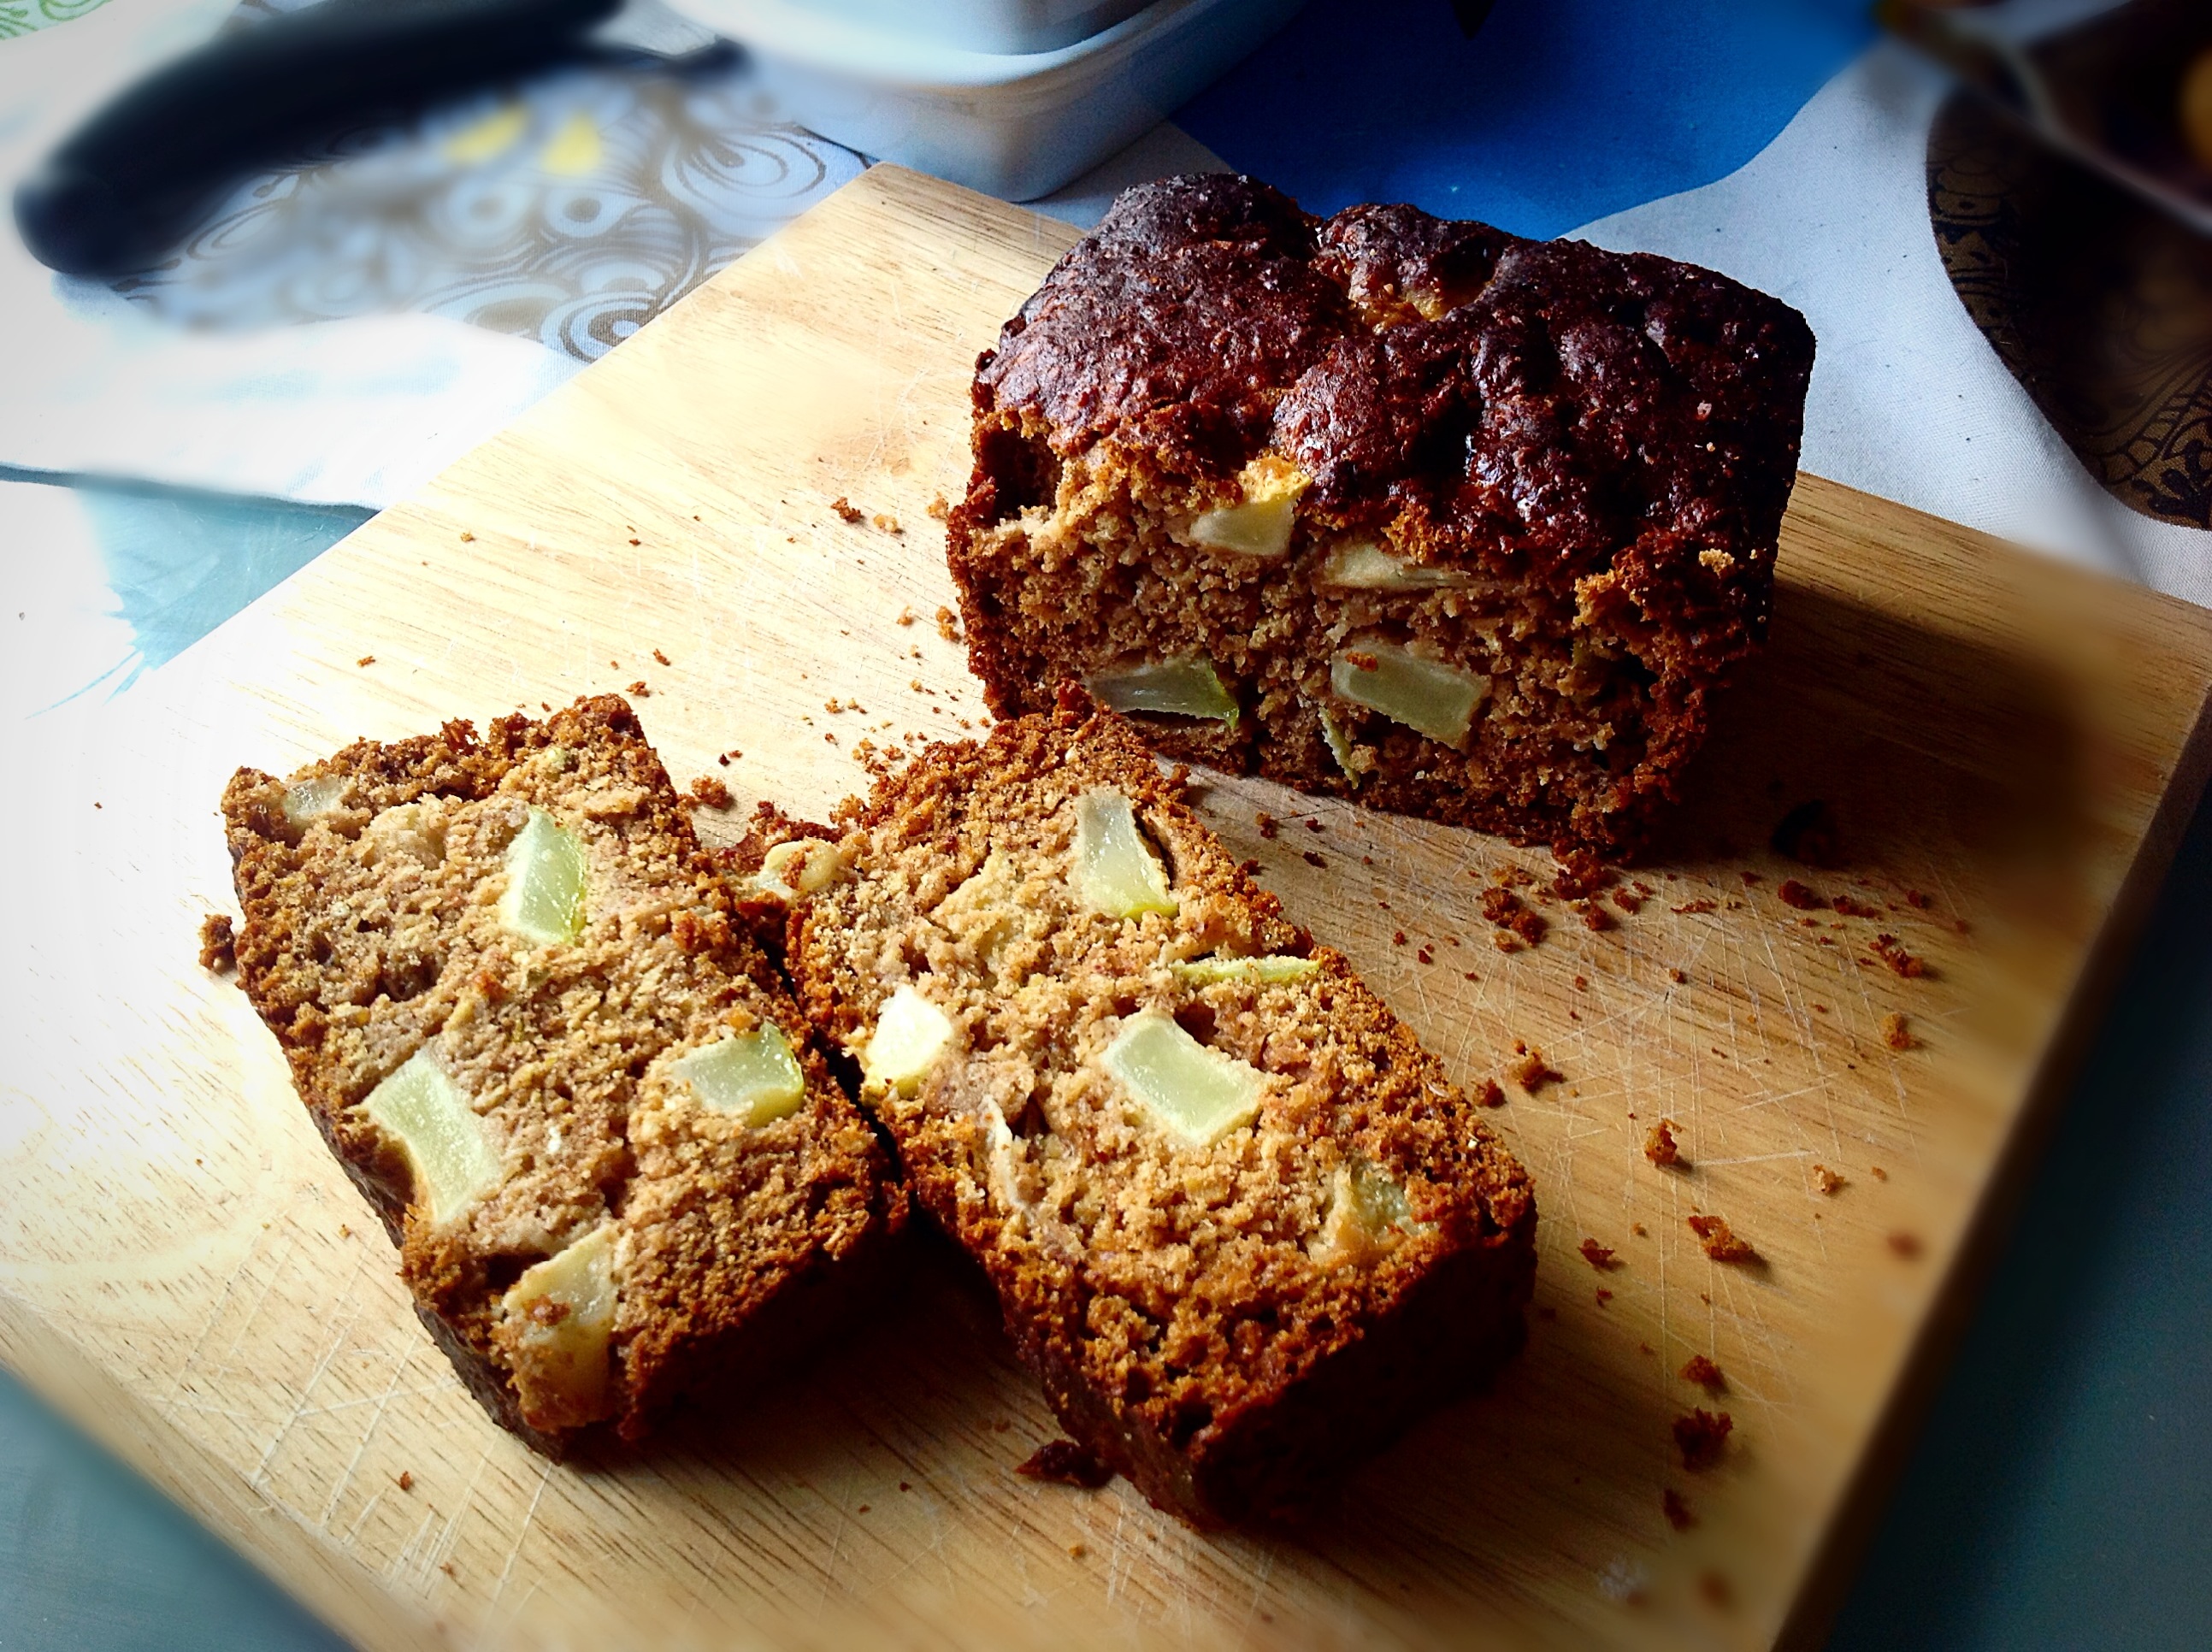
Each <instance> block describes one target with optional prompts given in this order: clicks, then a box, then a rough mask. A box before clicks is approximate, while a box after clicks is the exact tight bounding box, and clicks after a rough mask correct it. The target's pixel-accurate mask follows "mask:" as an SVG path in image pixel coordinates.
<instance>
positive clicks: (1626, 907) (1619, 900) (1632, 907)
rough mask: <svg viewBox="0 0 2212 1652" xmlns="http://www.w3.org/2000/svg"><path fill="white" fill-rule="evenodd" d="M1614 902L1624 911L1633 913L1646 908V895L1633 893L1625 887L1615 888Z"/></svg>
mask: <svg viewBox="0 0 2212 1652" xmlns="http://www.w3.org/2000/svg"><path fill="white" fill-rule="evenodd" d="M1613 905H1615V906H1617V907H1619V908H1620V909H1621V910H1622V911H1623V912H1626V913H1629V914H1635V913H1638V912H1641V911H1643V910H1644V897H1643V896H1640V895H1632V894H1630V893H1629V891H1628V890H1625V889H1617V890H1613Z"/></svg>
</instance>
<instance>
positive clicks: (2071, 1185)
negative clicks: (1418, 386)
mask: <svg viewBox="0 0 2212 1652" xmlns="http://www.w3.org/2000/svg"><path fill="white" fill-rule="evenodd" d="M1378 18H1379V19H1381V21H1383V22H1385V23H1387V24H1388V27H1377V21H1378ZM1867 38H1868V27H1867V24H1866V22H1865V18H1864V8H1863V6H1862V5H1860V4H1858V3H1857V0H1851V3H1842V0H1677V3H1674V4H1671V5H1667V6H1647V7H1621V6H1619V5H1618V4H1614V3H1607V0H1500V3H1498V5H1497V6H1496V7H1495V9H1494V10H1493V11H1492V15H1491V18H1490V20H1489V21H1488V22H1487V23H1486V25H1485V27H1484V28H1483V30H1482V32H1481V33H1480V36H1479V37H1477V38H1476V39H1474V40H1468V39H1466V38H1465V37H1464V36H1462V33H1460V31H1459V29H1458V28H1457V27H1456V25H1455V23H1454V22H1453V21H1452V12H1451V9H1450V8H1449V7H1448V6H1446V5H1444V4H1442V3H1421V4H1414V3H1410V0H1361V3H1352V0H1314V3H1313V4H1312V5H1311V6H1310V7H1309V9H1308V10H1307V11H1306V12H1305V13H1304V15H1302V16H1301V17H1300V19H1299V20H1298V21H1297V22H1296V23H1295V24H1294V25H1293V26H1292V27H1291V29H1289V30H1287V31H1285V33H1284V34H1282V35H1281V36H1279V37H1278V39H1276V40H1275V41H1274V42H1273V43H1271V44H1270V45H1269V46H1267V47H1265V48H1263V49H1262V51H1261V52H1260V53H1259V54H1258V55H1257V56H1255V58H1253V59H1252V60H1251V61H1249V63H1248V64H1245V65H1244V66H1243V68H1242V69H1240V70H1237V71H1236V72H1235V73H1233V74H1231V76H1228V77H1227V78H1226V79H1225V80H1224V81H1223V82H1221V83H1220V84H1218V85H1217V86H1216V87H1214V88H1212V89H1211V90H1209V91H1208V92H1206V93H1205V94H1201V96H1200V97H1199V98H1198V99H1197V100H1194V102H1193V103H1192V104H1191V105H1189V106H1187V107H1186V108H1185V109H1184V110H1183V111H1182V112H1180V114H1179V116H1178V120H1179V121H1180V123H1181V124H1182V125H1183V126H1184V127H1185V128H1186V129H1187V130H1188V131H1190V132H1191V133H1192V134H1193V135H1194V136H1195V137H1198V138H1199V139H1200V141H1201V142H1203V143H1206V144H1207V145H1208V146H1209V147H1211V148H1212V149H1214V150H1215V151H1216V152H1217V153H1218V154H1219V155H1222V156H1223V157H1224V158H1225V159H1226V160H1228V161H1231V163H1232V164H1234V165H1237V166H1238V167H1243V168H1245V169H1248V170H1251V171H1254V172H1255V173H1260V174H1261V175H1263V176H1266V177H1268V178H1269V179H1273V181H1276V182H1278V183H1279V184H1280V185H1283V186H1284V187H1285V188H1286V189H1287V190H1289V191H1291V193H1293V194H1294V195H1296V196H1297V197H1299V198H1301V199H1302V200H1303V201H1304V203H1306V204H1307V205H1309V206H1310V207H1316V208H1319V209H1321V210H1328V209H1331V208H1334V207H1336V206H1340V205H1342V204H1345V203H1348V202H1351V201H1353V200H1358V199H1370V200H1371V199H1385V200H1412V201H1415V202H1418V203H1421V204H1423V205H1425V206H1427V207H1429V208H1430V209H1431V210H1437V211H1440V212H1449V213H1450V214H1452V215H1453V216H1480V217H1486V218H1489V219H1490V220H1492V222H1498V223H1499V224H1501V225H1503V226H1504V227H1505V228H1510V229H1512V230H1515V231H1517V232H1519V233H1522V234H1556V233H1558V232H1559V231H1561V230H1563V229H1566V228H1571V227H1572V226H1574V225H1575V224H1577V223H1580V222H1585V221H1587V220H1589V219H1591V218H1594V217H1595V216H1600V215H1601V214H1603V213H1607V212H1610V211H1613V210H1617V209H1620V208H1622V207H1626V206H1629V205H1632V204H1635V203H1638V202H1642V201H1646V200H1650V199H1653V198H1655V197H1658V196H1661V195H1663V194H1667V193H1669V192H1672V191H1676V190H1680V189H1686V188H1689V187H1692V186H1694V185H1699V184H1702V183H1705V182H1708V181H1710V180H1711V179H1716V178H1718V177H1721V176H1723V175H1724V174H1725V173H1728V172H1729V171H1731V170H1733V169H1734V168H1735V167H1737V166H1740V165H1741V164H1742V162H1743V161H1746V160H1747V159H1749V158H1750V156H1751V155H1753V154H1755V153H1756V152H1757V150H1758V149H1759V148H1760V147H1761V146H1763V145H1764V144H1765V143H1766V142H1767V141H1768V139H1770V138H1771V137H1772V136H1773V134H1774V133H1775V131H1778V130H1779V128H1780V126H1781V125H1783V124H1784V122H1786V121H1787V120H1788V119H1789V118H1790V115H1792V114H1793V113H1794V112H1796V109H1797V108H1798V107H1799V106H1801V105H1802V102H1803V101H1804V100H1805V99H1806V98H1807V97H1808V96H1809V95H1811V94H1812V92H1813V91H1814V89H1816V88H1818V86H1819V85H1820V83H1821V82H1823V81H1824V80H1825V79H1826V77H1827V76H1829V75H1831V74H1832V73H1833V72H1834V70H1836V69H1837V68H1838V67H1840V66H1841V64H1843V63H1844V61H1845V60H1847V59H1848V58H1849V57H1850V55H1851V54H1852V53H1853V52H1857V50H1858V49H1860V47H1861V46H1863V44H1864V43H1865V41H1866V39H1867ZM1501 63H1502V64H1512V65H1514V69H1515V72H1514V73H1512V74H1510V75H1498V74H1495V73H1489V72H1486V70H1487V69H1488V67H1489V66H1490V65H1492V64H1501ZM1322 65H1326V66H1327V73H1328V88H1327V97H1326V100H1325V106H1328V107H1329V108H1331V109H1333V110H1334V111H1336V112H1337V117H1336V118H1334V119H1332V120H1329V121H1320V122H1317V121H1316V120H1314V119H1313V118H1312V111H1313V109H1314V108H1315V107H1316V106H1317V105H1320V104H1322V102H1323V101H1324V100H1321V99H1319V97H1318V94H1317V95H1316V98H1308V97H1305V96H1300V95H1295V94H1294V92H1295V88H1297V86H1299V85H1300V84H1301V83H1303V82H1305V81H1307V80H1310V79H1311V78H1312V77H1313V76H1316V75H1317V74H1318V73H1319V72H1320V70H1321V66H1322ZM1285 88H1291V91H1292V93H1293V94H1286V92H1285ZM0 479H4V477H0ZM79 493H80V497H81V499H82V502H83V507H84V510H85V513H86V516H87V518H88V520H89V521H90V522H91V523H92V524H93V526H94V531H95V533H96V537H97V538H98V540H99V543H100V556H101V558H102V560H103V562H104V564H105V568H106V576H107V583H108V585H109V586H110V588H111V589H112V591H113V592H114V595H115V598H116V599H117V601H118V604H119V606H120V609H121V610H122V617H123V618H124V619H125V620H126V621H127V622H128V623H129V625H130V628H131V633H132V635H133V636H134V638H135V640H136V647H135V651H134V653H132V655H131V658H130V659H127V660H125V661H124V662H122V663H120V664H119V665H118V666H117V667H116V669H115V671H114V672H113V673H112V674H111V675H110V676H109V677H106V678H105V679H103V680H102V681H101V682H100V683H97V684H94V685H90V686H91V687H92V688H93V689H94V691H97V692H103V693H106V692H115V691H118V690H119V689H122V687H123V686H124V685H125V683H127V680H128V678H129V677H131V675H133V674H134V673H136V672H137V671H143V670H145V669H147V668H149V667H153V666H158V665H160V664H161V662H162V661H163V660H165V659H167V658H169V657H170V656H172V655H173V654H174V653H176V652H178V651H179V649H181V648H182V647H185V645H187V644H188V643H189V642H191V641H192V640H193V639H194V638H196V637H197V636H198V635H202V634H203V633H204V631H205V630H207V629H210V628H211V627H212V626H213V625H214V624H216V623H219V622H220V621H221V620H222V618H224V617H227V616H228V615H229V614H230V613H233V612H234V611H236V610H237V609H238V608H239V607H240V606H242V605H243V604H245V603H246V602H247V601H249V600H251V599H252V597H253V596H254V595H256V594H258V592H260V591H261V590H263V589H265V588H266V587H267V586H270V585H273V584H274V583H276V580H279V579H281V578H283V576H284V575H285V574H288V573H289V572H291V571H292V569H293V568H296V567H298V566H300V565H301V564H302V563H304V562H306V561H307V560H308V559H309V558H311V557H312V556H314V555H315V554H316V553H317V552H319V550H322V549H323V548H325V546H327V545H328V544H331V542H333V541H334V540H335V539H337V538H339V537H340V536H342V535H343V533H344V532H345V531H348V530H349V528H350V527H351V526H353V525H355V524H356V522H358V521H359V520H360V519H361V518H362V515H363V514H364V513H361V512H356V511H348V510H344V509H331V508H324V507H303V506H291V505H282V504H270V503H268V502H266V501H236V500H226V499H216V498H208V497H204V496H199V497H195V496H191V495H173V494H167V493H163V492H161V491H160V490H155V489H133V488H129V487H106V486H94V487H87V488H84V489H80V490H79ZM2207 1011H2212V810H2207V811H2200V813H2199V817H2198V818H2197V821H2196V823H2195V824H2194V825H2193V826H2192V828H2191V832H2190V835H2189V837H2188V839H2187V841H2186V842H2185V846H2184V847H2183V849H2182V851H2181V853H2180V856H2179V859H2178V860H2177V862H2176V864H2175V866H2174V869H2173V871H2172V874H2171V876H2170V877H2169V878H2168V881H2167V885H2166V890H2165V891H2164V893H2163V894H2162V896H2160V900H2159V902H2158V905H2157V908H2156V910H2155V913H2154V916H2153V918H2152V920H2151V922H2150V925H2149V927H2148V931H2147V932H2146V934H2145V936H2144V938H2143V939H2142V944H2141V945H2140V946H2139V948H2138V949H2137V951H2136V957H2135V958H2134V960H2133V963H2131V965H2130V969H2129V970H2128V972H2127V974H2126V975H2125V976H2124V980H2123V981H2122V983H2121V985H2120V986H2119V987H2118V991H2117V994H2116V997H2115V999H2114V1002H2113V1007H2112V1011H2110V1013H2109V1015H2108V1016H2107V1017H2106V1023H2105V1025H2104V1028H2103V1029H2102V1032H2101V1034H2100V1038H2099V1041H2098V1042H2097V1044H2096V1046H2095V1048H2093V1051H2092V1053H2091V1054H2090V1055H2089V1057H2088V1059H2087V1062H2086V1064H2085V1066H2084V1069H2083V1073H2082V1076H2081V1079H2080V1081H2079V1082H2078V1083H2076V1084H2075V1086H2074V1089H2073V1091H2072V1094H2071V1096H2070V1098H2069V1101H2068V1102H2067V1104H2066V1108H2065V1111H2064V1114H2063V1117H2062V1119H2061V1120H2060V1121H2059V1123H2058V1125H2057V1130H2056V1133H2055V1134H2054V1136H2053V1138H2052V1140H2051V1145H2050V1148H2049V1150H2048V1152H2047V1154H2046V1156H2045V1159H2044V1161H2043V1163H2042V1164H2041V1167H2040V1169H2039V1172H2038V1174H2037V1175H2036V1177H2035V1179H2034V1181H2033V1185H2032V1187H2031V1189H2030V1191H2029V1193H2028V1194H2027V1200H2026V1203H2025V1206H2024V1208H2023V1210H2022V1212H2021V1215H2020V1217H2019V1218H2018V1223H2017V1226H2016V1230H2015V1233H2014V1234H2013V1236H2012V1237H2011V1239H2010V1242H2009V1244H2008V1247H2007V1248H2006V1249H2005V1251H2004V1253H2003V1254H2002V1260H2001V1261H2000V1263H1999V1265H1998V1266H1997V1268H1996V1273H1995V1275H1994V1278H1993V1279H1992V1281H1991V1282H1990V1286H1989V1289H1988V1291H1987V1292H1986V1293H1985V1295H1984V1297H1983V1299H1982V1301H1981V1302H1980V1303H1979V1305H1978V1309H1977V1311H1976V1313H1975V1315H1974V1317H1973V1319H1972V1322H1971V1325H1970V1327H1969V1328H1968V1331H1967V1333H1966V1339H1965V1341H1964V1344H1963V1346H1962V1348H1961V1351H1960V1354H1959V1357H1958V1359H1957V1361H1956V1364H1954V1367H1953V1369H1952V1370H1951V1371H1950V1373H1949V1375H1948V1379H1947V1380H1946V1382H1944V1384H1943V1385H1942V1388H1941V1390H1940V1392H1939V1394H1938V1396H1937V1398H1936V1402H1935V1405H1934V1406H1933V1408H1932V1410H1931V1412H1929V1418H1928V1421H1927V1424H1926V1427H1925V1429H1924V1430H1923V1434H1922V1436H1921V1438H1920V1440H1919V1442H1918V1444H1917V1449H1916V1450H1915V1451H1914V1454H1913V1455H1912V1457H1911V1461H1910V1465H1909V1467H1908V1469H1907V1472H1906V1473H1905V1478H1904V1479H1903V1482H1902V1484H1901V1486H1900V1488H1899V1491H1898V1492H1897V1495H1896V1496H1895V1497H1894V1499H1893V1502H1892V1503H1891V1505H1890V1507H1889V1509H1888V1510H1887V1515H1886V1517H1885V1519H1884V1521H1883V1522H1882V1524H1881V1528H1880V1531H1879V1534H1878V1535H1877V1537H1876V1539H1875V1542H1874V1544H1873V1546H1872V1549H1871V1551H1870V1552H1869V1558H1868V1560H1867V1562H1866V1564H1865V1566H1864V1569H1863V1571H1862V1573H1861V1575H1860V1576H1859V1577H1858V1579H1857V1584H1856V1587H1855V1588H1854V1589H1853V1591H1852V1593H1851V1594H1850V1598H1849V1600H1848V1601H1847V1603H1846V1605H1845V1606H1844V1610H1843V1613H1842V1614H1841V1617H1840V1619H1839V1620H1838V1626H1837V1628H1836V1631H1835V1633H1834V1637H1833V1639H1832V1645H1834V1646H1836V1647H1838V1648H1847V1649H1860V1648H1876V1647H1897V1646H1910V1647H1944V1648H1953V1647H1955V1648H1962V1649H1964V1648H1977V1649H1978V1648H1990V1649H1999V1648H2002V1649H2034V1648H2045V1647H2051V1648H2061V1647H2064V1648H2072V1647H2086V1646H2096V1647H2101V1648H2112V1649H2127V1648H2176V1649H2180V1648H2203V1647H2212V1270H2208V1268H2207V1267H2206V1266H2204V1264H2203V1260H2201V1259H2202V1258H2203V1257H2204V1256H2206V1255H2207V1254H2212V1243H2208V1242H2212V1198H2208V1193H2207V1190H2208V1189H2212V1112H2208V1108H2207V1106H2206V1101H2207V1098H2208V1096H2212V1015H2208V1013H2207ZM340 1644H342V1643H340V1642H339V1641H337V1638H336V1637H333V1636H332V1635H331V1633H330V1632H329V1631H327V1630H325V1628H324V1627H322V1626H321V1625H319V1624H318V1623H317V1622H315V1621H314V1620H313V1619H311V1618H310V1617H308V1616H307V1614H306V1613H303V1612H302V1611H301V1609H300V1608H299V1607H297V1606H295V1605H293V1604H292V1603H291V1602H290V1601H289V1600H288V1599H287V1598H286V1597H285V1596H284V1595H283V1594H282V1593H281V1592H280V1591H278V1590H277V1589H276V1588H274V1587H273V1586H271V1585H270V1584H269V1583H268V1582H266V1581H264V1579H263V1578H261V1577H260V1576H258V1574H257V1573H255V1572H254V1571H253V1570H252V1569H251V1568H250V1567H248V1566H247V1565H246V1563H245V1562H243V1561H242V1560H240V1559H239V1558H237V1557H236V1556H235V1555H234V1554H233V1553H232V1552H230V1551H229V1550H228V1549H227V1548H225V1547H224V1546H222V1544H221V1543H219V1542H217V1541H216V1540H214V1539H213V1538H211V1537H210V1536H208V1535H207V1534H205V1533H204V1532H202V1531H201V1530H200V1529H199V1528H198V1527H197V1526H195V1525H194V1524H193V1523H192V1522H191V1521H190V1520H189V1519H187V1518H186V1517H185V1515H182V1514H181V1513H180V1512H179V1511H178V1510H177V1509H175V1508H173V1506H172V1505H171V1504H169V1503H167V1502H166V1501H165V1500H164V1499H163V1498H162V1497H161V1496H160V1495H159V1494H158V1493H156V1492H155V1491H152V1490H151V1489H150V1488H149V1487H148V1486H147V1485H145V1484H144V1483H143V1482H142V1481H140V1480H139V1479H137V1478H136V1477H135V1476H134V1475H132V1474H131V1473H130V1472H129V1471H127V1470H125V1469H124V1468H122V1467H119V1466H118V1465H117V1464H116V1463H115V1462H114V1461H112V1459H110V1458H109V1457H107V1456H106V1455H105V1454H104V1453H103V1452H102V1451H101V1450H100V1449H99V1448H98V1447H97V1446H95V1445H94V1444H92V1443H91V1442H88V1441H87V1440H86V1439H84V1438H83V1437H82V1436H80V1435H79V1434H77V1433H76V1431H75V1430H73V1429H72V1428H70V1426H69V1425H68V1424H65V1423H64V1422H62V1421H61V1420H60V1419H59V1418H56V1417H55V1416H53V1414H52V1413H51V1412H49V1411H47V1410H46V1407H45V1406H43V1404H42V1403H41V1402H40V1400H37V1399H36V1398H35V1397H33V1395H31V1394H28V1393H27V1392H26V1391H25V1390H24V1389H23V1388H21V1385H19V1384H18V1383H16V1382H15V1381H14V1380H13V1379H12V1378H10V1377H9V1376H6V1374H5V1373H4V1372H0V1652H43V1649H48V1648H57V1649H58V1648H64V1647H66V1648H69V1649H70V1652H92V1649H110V1648H112V1649H135V1648H147V1649H155V1648H160V1649H197V1648H202V1647H206V1648H217V1647H220V1648H225V1649H241V1652H242V1649H263V1648H267V1649H287V1652H292V1649H300V1652H304V1649H326V1648H335V1647H337V1646H339V1645H340Z"/></svg>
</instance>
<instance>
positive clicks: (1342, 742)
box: [1321, 706, 1359, 789]
mask: <svg viewBox="0 0 2212 1652" xmlns="http://www.w3.org/2000/svg"><path fill="white" fill-rule="evenodd" d="M1321 738H1322V739H1324V740H1326V741H1328V755H1329V756H1332V757H1334V758H1335V759H1336V766H1337V767H1338V768H1340V769H1342V770H1343V771H1344V774H1345V778H1346V779H1347V780H1350V781H1351V782H1352V786H1353V787H1354V788H1355V789H1356V788H1357V787H1358V785H1359V771H1358V769H1357V768H1353V767H1352V738H1351V736H1349V735H1347V734H1346V732H1344V726H1343V725H1342V724H1341V723H1340V722H1338V721H1337V720H1336V714H1335V713H1334V712H1333V711H1331V710H1330V709H1329V708H1328V707H1327V706H1323V707H1322V708H1321Z"/></svg>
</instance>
